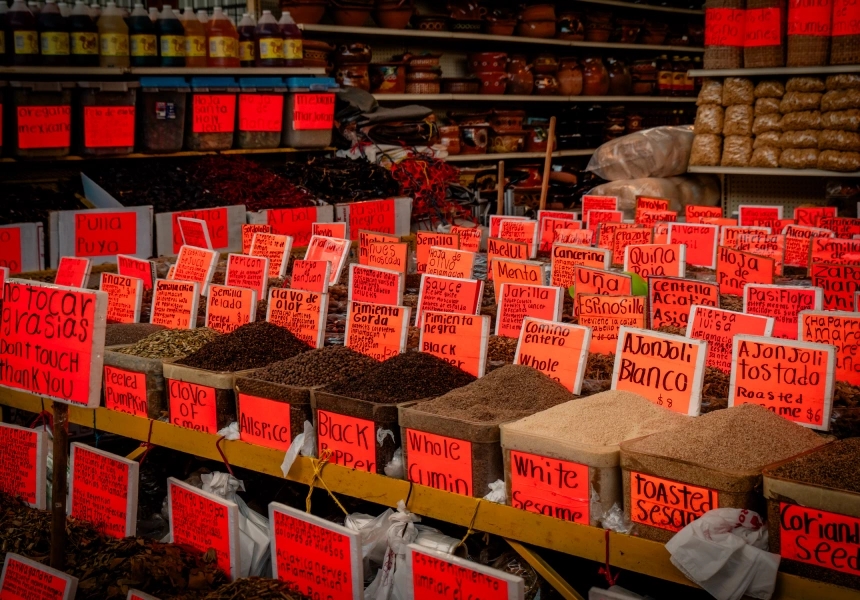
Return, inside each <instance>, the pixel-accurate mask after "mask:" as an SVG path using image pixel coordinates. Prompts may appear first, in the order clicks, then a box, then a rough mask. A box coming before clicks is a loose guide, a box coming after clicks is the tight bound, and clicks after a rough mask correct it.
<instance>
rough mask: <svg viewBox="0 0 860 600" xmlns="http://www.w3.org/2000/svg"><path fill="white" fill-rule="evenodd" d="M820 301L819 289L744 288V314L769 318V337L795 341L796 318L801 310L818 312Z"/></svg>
mask: <svg viewBox="0 0 860 600" xmlns="http://www.w3.org/2000/svg"><path fill="white" fill-rule="evenodd" d="M822 298H823V293H822V290H821V288H809V287H802V286H798V285H759V284H754V283H748V284H746V285H745V286H744V312H745V313H746V314H749V315H760V316H763V317H773V319H774V327H773V337H777V338H783V339H787V340H796V339H797V323H798V315H799V314H800V312H801V311H804V310H820V309H821V302H822Z"/></svg>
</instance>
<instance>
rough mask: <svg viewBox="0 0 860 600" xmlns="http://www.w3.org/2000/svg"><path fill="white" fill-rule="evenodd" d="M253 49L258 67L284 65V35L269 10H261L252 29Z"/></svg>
mask: <svg viewBox="0 0 860 600" xmlns="http://www.w3.org/2000/svg"><path fill="white" fill-rule="evenodd" d="M254 50H255V51H256V52H255V55H256V56H255V64H256V65H257V66H258V67H283V66H284V36H283V34H282V33H281V28H280V27H279V26H278V22H277V21H276V20H275V17H273V16H272V11H270V10H264V11H263V16H262V17H260V21H259V22H258V23H257V27H256V28H255V29H254Z"/></svg>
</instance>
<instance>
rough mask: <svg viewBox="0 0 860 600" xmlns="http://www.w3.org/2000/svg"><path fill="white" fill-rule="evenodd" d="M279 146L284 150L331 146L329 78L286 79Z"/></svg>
mask: <svg viewBox="0 0 860 600" xmlns="http://www.w3.org/2000/svg"><path fill="white" fill-rule="evenodd" d="M286 83H287V89H288V90H289V93H288V94H287V101H286V103H285V105H284V129H283V136H282V137H281V145H283V146H285V147H288V148H325V147H327V146H330V145H331V136H332V127H333V125H334V94H335V91H336V90H337V89H338V85H337V83H336V82H335V80H334V79H332V78H330V77H287V81H286Z"/></svg>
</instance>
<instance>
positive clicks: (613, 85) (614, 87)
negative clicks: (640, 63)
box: [608, 58, 633, 96]
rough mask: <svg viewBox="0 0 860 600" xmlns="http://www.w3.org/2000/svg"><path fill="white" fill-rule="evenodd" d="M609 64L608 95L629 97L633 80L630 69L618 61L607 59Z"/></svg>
mask: <svg viewBox="0 0 860 600" xmlns="http://www.w3.org/2000/svg"><path fill="white" fill-rule="evenodd" d="M608 62H609V69H608V70H609V91H608V93H609V95H610V96H629V95H630V93H631V92H632V91H633V78H632V76H631V75H630V69H629V68H627V65H625V64H624V63H623V62H622V61H620V60H615V59H612V58H610V59H608Z"/></svg>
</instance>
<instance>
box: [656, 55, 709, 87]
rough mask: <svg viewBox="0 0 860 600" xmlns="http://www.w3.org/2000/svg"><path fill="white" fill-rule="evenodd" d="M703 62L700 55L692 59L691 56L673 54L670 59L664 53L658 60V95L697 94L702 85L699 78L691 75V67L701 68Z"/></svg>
mask: <svg viewBox="0 0 860 600" xmlns="http://www.w3.org/2000/svg"><path fill="white" fill-rule="evenodd" d="M701 68H702V62H701V58H699V57H698V56H697V57H696V58H695V60H690V57H689V56H684V57H679V56H677V55H676V56H673V57H672V60H669V59H668V57H667V55H665V54H663V55H662V56H660V58H659V59H658V60H657V95H658V96H696V95H698V93H699V90H700V89H701V87H702V81H701V79H699V78H693V77H691V76H690V74H689V71H690V70H691V69H701Z"/></svg>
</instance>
